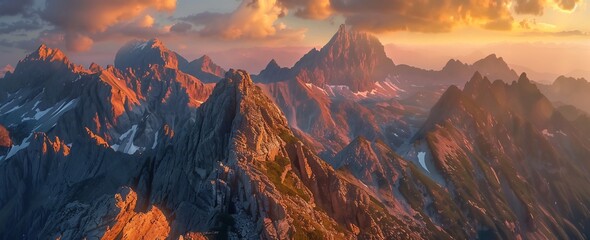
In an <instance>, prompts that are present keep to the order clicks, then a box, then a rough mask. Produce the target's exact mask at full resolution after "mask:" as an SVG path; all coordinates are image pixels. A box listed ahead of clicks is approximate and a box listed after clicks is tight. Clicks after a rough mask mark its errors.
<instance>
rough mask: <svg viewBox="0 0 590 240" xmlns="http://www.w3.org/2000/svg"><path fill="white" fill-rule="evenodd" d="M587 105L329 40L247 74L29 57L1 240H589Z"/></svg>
mask: <svg viewBox="0 0 590 240" xmlns="http://www.w3.org/2000/svg"><path fill="white" fill-rule="evenodd" d="M393 57H395V56H393ZM394 59H395V58H394ZM589 94H590V82H588V81H587V80H585V79H574V78H570V77H566V76H562V77H559V78H558V79H557V80H556V81H555V83H553V84H551V85H547V84H538V83H536V82H535V81H534V79H529V78H528V77H527V75H526V73H522V74H518V73H517V72H515V71H514V70H512V69H511V68H510V67H509V65H508V64H507V63H506V62H505V61H504V59H503V58H502V57H499V56H496V55H494V54H491V55H489V56H488V57H486V58H484V59H481V60H479V61H476V62H474V63H472V64H469V63H463V62H460V61H458V60H450V61H448V63H447V64H446V65H445V66H444V68H442V69H441V70H424V69H420V68H416V67H412V66H408V65H398V64H396V63H395V62H394V61H392V60H391V59H390V58H389V57H388V56H387V55H386V53H385V50H384V46H383V45H382V44H381V43H380V41H379V40H378V39H377V38H376V37H374V36H372V35H370V34H368V33H364V32H358V31H356V30H351V29H349V28H347V27H346V26H344V25H343V26H341V27H340V29H339V30H338V32H337V33H336V34H335V35H334V36H333V37H332V39H331V40H330V41H329V42H328V43H327V44H326V45H325V46H324V47H322V48H321V49H312V50H310V51H309V52H308V53H307V54H305V55H304V56H303V57H302V58H301V59H300V60H299V61H297V62H296V63H295V64H294V66H292V67H282V66H279V65H278V64H277V62H276V61H274V60H272V61H271V62H269V63H268V65H267V67H266V68H265V69H264V70H262V71H261V72H260V73H257V74H250V73H247V72H246V71H243V70H235V69H223V68H222V67H220V66H218V65H217V64H216V63H215V62H214V59H212V58H210V57H209V56H203V57H201V58H199V59H196V60H194V61H189V60H187V59H185V58H183V57H182V56H181V55H180V54H178V53H176V52H174V51H172V50H170V49H168V48H167V47H166V46H165V45H164V43H163V42H162V41H160V40H158V39H151V40H147V41H145V40H135V41H131V42H129V43H127V44H126V45H124V46H123V47H122V48H121V49H120V50H119V51H118V52H117V54H116V57H115V59H114V65H112V66H111V65H109V66H105V67H103V66H99V65H98V64H92V65H91V66H89V67H88V68H86V67H83V66H80V65H76V64H75V63H73V62H71V61H70V60H69V59H68V57H67V56H66V55H65V54H64V53H63V52H62V51H60V50H59V49H52V48H50V47H48V46H46V45H41V46H39V47H38V49H37V50H36V51H34V52H32V53H30V54H29V55H27V56H26V57H25V58H24V59H22V60H20V61H19V62H18V64H17V65H16V67H15V69H14V70H13V71H11V72H7V73H6V74H5V76H4V77H3V78H0V239H587V238H589V237H590V187H588V186H590V137H589V136H590V127H589V126H590V114H589V112H590V105H589V104H588V103H589V102H590V101H588V95H589Z"/></svg>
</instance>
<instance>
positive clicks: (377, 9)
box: [279, 0, 581, 32]
mask: <svg viewBox="0 0 590 240" xmlns="http://www.w3.org/2000/svg"><path fill="white" fill-rule="evenodd" d="M579 2H581V0H420V1H405V0H279V3H280V5H281V6H283V7H285V8H287V9H289V10H291V11H295V16H297V17H300V18H307V19H326V18H328V17H332V16H342V17H343V18H344V19H345V22H346V24H348V25H351V26H353V27H354V28H357V29H362V30H367V31H372V32H390V31H412V32H449V31H452V30H453V29H454V28H456V27H458V26H477V27H481V28H484V29H491V30H511V29H512V26H514V25H516V26H518V22H516V23H515V22H514V15H515V14H516V15H523V14H526V15H543V13H544V10H545V8H546V7H548V6H554V7H556V8H558V9H560V10H564V11H573V10H574V9H575V8H576V6H577V4H578V3H579Z"/></svg>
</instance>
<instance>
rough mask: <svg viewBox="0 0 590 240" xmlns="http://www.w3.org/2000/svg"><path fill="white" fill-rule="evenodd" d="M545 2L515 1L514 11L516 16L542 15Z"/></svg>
mask: <svg viewBox="0 0 590 240" xmlns="http://www.w3.org/2000/svg"><path fill="white" fill-rule="evenodd" d="M545 2H546V1H545V0H516V5H515V6H514V11H516V13H518V14H533V15H543V10H544V8H545V7H544V5H545Z"/></svg>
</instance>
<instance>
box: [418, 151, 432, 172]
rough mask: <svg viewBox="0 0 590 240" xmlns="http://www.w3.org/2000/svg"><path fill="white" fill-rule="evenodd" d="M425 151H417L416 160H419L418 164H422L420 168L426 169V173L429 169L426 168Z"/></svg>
mask: <svg viewBox="0 0 590 240" xmlns="http://www.w3.org/2000/svg"><path fill="white" fill-rule="evenodd" d="M425 158H426V152H419V153H418V162H420V165H422V168H424V170H426V171H427V172H428V173H430V170H428V168H427V167H426V160H425Z"/></svg>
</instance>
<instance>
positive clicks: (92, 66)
mask: <svg viewBox="0 0 590 240" xmlns="http://www.w3.org/2000/svg"><path fill="white" fill-rule="evenodd" d="M88 69H89V70H90V71H92V72H93V73H97V72H101V71H103V70H104V68H103V67H102V66H100V65H98V64H97V63H95V62H93V63H91V64H90V66H89V67H88Z"/></svg>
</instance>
